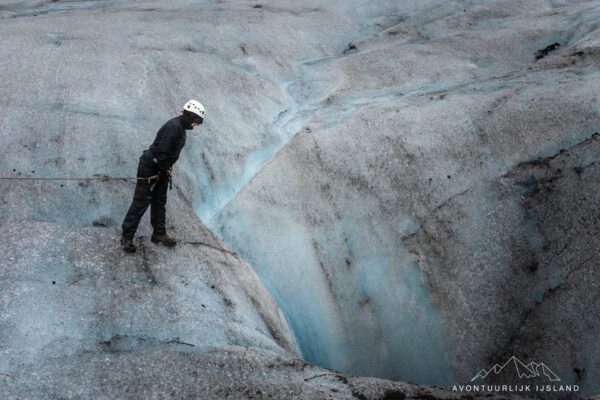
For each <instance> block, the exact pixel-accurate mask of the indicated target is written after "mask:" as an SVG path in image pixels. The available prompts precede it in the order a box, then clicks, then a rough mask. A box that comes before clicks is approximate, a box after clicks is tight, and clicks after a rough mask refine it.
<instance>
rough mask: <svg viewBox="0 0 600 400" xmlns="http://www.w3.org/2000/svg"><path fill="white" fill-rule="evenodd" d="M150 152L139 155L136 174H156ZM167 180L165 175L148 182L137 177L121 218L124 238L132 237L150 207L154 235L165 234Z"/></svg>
mask: <svg viewBox="0 0 600 400" xmlns="http://www.w3.org/2000/svg"><path fill="white" fill-rule="evenodd" d="M152 158H153V156H152V153H150V152H149V151H148V150H146V151H145V152H144V153H143V154H142V156H141V157H140V163H139V164H138V170H137V176H138V177H144V178H147V177H150V176H152V175H156V174H158V168H157V167H156V164H155V163H154V161H152ZM168 186H169V180H168V179H167V177H166V176H165V175H161V176H160V178H159V179H154V180H152V183H150V184H149V183H148V181H147V180H145V179H138V181H137V184H136V186H135V192H134V193H133V201H132V202H131V206H130V207H129V211H127V215H126V216H125V219H124V220H123V225H122V228H123V236H124V237H125V238H126V239H130V240H131V239H133V236H134V235H135V231H136V230H137V227H138V225H139V223H140V220H141V219H142V216H143V215H144V213H145V212H146V210H147V209H148V206H151V207H150V224H151V225H152V228H154V233H155V234H156V235H164V234H166V228H165V220H166V204H167V187H168Z"/></svg>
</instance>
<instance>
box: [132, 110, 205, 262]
mask: <svg viewBox="0 0 600 400" xmlns="http://www.w3.org/2000/svg"><path fill="white" fill-rule="evenodd" d="M203 121H204V106H203V105H202V104H201V103H200V102H198V101H196V100H189V101H188V102H187V103H185V105H184V106H183V110H182V111H181V115H180V116H177V117H175V118H172V119H170V120H169V121H167V122H166V123H165V124H164V125H163V126H162V127H161V128H160V129H159V130H158V133H157V134H156V139H154V142H153V143H152V145H150V147H149V148H148V149H147V150H144V152H143V153H142V156H141V157H140V162H139V164H138V170H137V176H138V177H145V178H148V177H152V176H155V175H158V177H157V178H154V179H153V180H148V179H138V181H137V185H136V186H135V192H134V194H133V201H132V202H131V206H130V207H129V211H127V215H126V216H125V219H124V220H123V225H122V229H123V235H122V236H121V245H122V246H123V249H124V250H125V251H127V252H129V253H134V252H135V244H134V243H133V236H134V235H135V231H136V230H137V227H138V224H139V223H140V220H141V219H142V216H143V215H144V213H145V212H146V210H147V209H148V206H150V224H151V225H152V228H153V230H154V232H153V233H152V237H151V240H152V242H153V243H157V244H158V243H163V244H164V245H165V246H175V245H176V244H177V241H176V240H175V239H173V238H172V237H170V236H169V235H167V231H166V227H165V221H166V204H167V187H168V186H169V182H170V180H171V168H172V167H173V164H175V162H176V161H177V160H178V159H179V153H180V152H181V149H182V148H183V146H184V145H185V139H186V133H185V131H186V130H190V129H194V127H195V126H198V125H200V124H201V123H202V122H203Z"/></svg>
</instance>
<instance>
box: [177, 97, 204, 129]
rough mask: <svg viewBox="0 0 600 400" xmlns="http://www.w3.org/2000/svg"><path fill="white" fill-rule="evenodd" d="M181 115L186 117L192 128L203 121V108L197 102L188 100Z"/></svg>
mask: <svg viewBox="0 0 600 400" xmlns="http://www.w3.org/2000/svg"><path fill="white" fill-rule="evenodd" d="M181 113H182V114H183V115H185V116H186V117H187V119H188V121H189V122H190V125H191V126H192V128H194V127H195V126H198V125H200V124H201V123H202V122H203V121H204V106H203V105H202V104H201V103H200V102H199V101H196V100H188V102H187V103H185V105H184V106H183V110H181Z"/></svg>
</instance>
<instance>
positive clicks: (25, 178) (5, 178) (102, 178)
mask: <svg viewBox="0 0 600 400" xmlns="http://www.w3.org/2000/svg"><path fill="white" fill-rule="evenodd" d="M159 177H160V175H152V176H149V177H147V178H142V177H139V176H138V177H135V178H129V177H112V176H94V177H88V178H70V177H69V178H38V177H33V176H0V180H2V181H8V180H15V181H91V180H99V181H124V180H129V179H136V180H148V184H151V183H152V181H153V180H154V179H158V178H159Z"/></svg>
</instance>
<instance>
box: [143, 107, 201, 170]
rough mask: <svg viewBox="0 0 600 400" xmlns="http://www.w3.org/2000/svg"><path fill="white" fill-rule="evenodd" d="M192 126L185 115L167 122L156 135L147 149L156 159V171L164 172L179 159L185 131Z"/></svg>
mask: <svg viewBox="0 0 600 400" xmlns="http://www.w3.org/2000/svg"><path fill="white" fill-rule="evenodd" d="M189 129H192V126H191V124H190V122H189V120H188V118H187V117H186V116H185V115H180V116H178V117H175V118H173V119H170V120H168V121H167V122H166V123H165V124H164V125H163V126H162V127H161V128H160V129H159V130H158V133H157V134H156V139H154V143H152V144H151V145H150V147H149V150H150V152H151V153H152V155H153V156H154V158H155V159H156V161H155V162H156V163H157V164H158V165H157V166H158V170H159V171H164V170H166V169H167V168H171V167H172V166H173V164H175V162H176V161H177V160H178V159H179V153H180V152H181V149H182V148H183V146H184V145H185V139H186V133H185V131H186V130H189Z"/></svg>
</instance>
